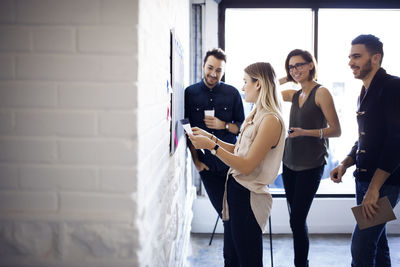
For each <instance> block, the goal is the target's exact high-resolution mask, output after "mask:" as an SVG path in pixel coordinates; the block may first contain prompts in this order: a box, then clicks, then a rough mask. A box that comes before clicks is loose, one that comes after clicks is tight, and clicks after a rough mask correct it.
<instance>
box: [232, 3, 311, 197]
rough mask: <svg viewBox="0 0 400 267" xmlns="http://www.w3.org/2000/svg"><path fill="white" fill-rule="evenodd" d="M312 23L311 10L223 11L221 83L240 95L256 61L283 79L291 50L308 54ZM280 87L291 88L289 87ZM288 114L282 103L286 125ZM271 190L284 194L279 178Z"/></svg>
mask: <svg viewBox="0 0 400 267" xmlns="http://www.w3.org/2000/svg"><path fill="white" fill-rule="evenodd" d="M312 21H313V13H312V11H311V9H227V10H226V15H225V51H226V54H227V64H226V73H225V81H226V82H227V83H229V84H231V85H233V86H235V87H236V88H238V89H239V90H240V92H242V91H241V88H242V86H243V69H244V68H245V67H246V66H248V65H249V64H251V63H254V62H259V61H266V62H269V63H271V65H272V66H273V68H274V69H275V72H276V75H277V78H278V79H279V78H282V77H284V76H286V72H285V59H286V56H287V55H288V54H289V52H290V51H291V50H293V49H295V48H300V49H305V50H308V51H312V40H313V37H312V34H313V32H312ZM294 26H295V27H294ZM284 86H285V87H287V86H289V87H293V84H285V85H284ZM280 89H282V90H283V89H286V88H284V87H282V88H280ZM249 111H250V105H248V104H245V112H246V115H247V114H248V112H249ZM289 111H290V103H284V107H283V114H284V119H285V123H286V125H288V123H289ZM279 173H281V171H279ZM271 187H273V188H277V189H276V190H273V191H274V192H275V193H277V192H276V191H278V192H280V193H284V192H283V183H282V179H281V176H280V175H279V176H278V178H277V179H276V181H275V183H274V184H273V185H271Z"/></svg>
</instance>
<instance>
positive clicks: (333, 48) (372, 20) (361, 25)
mask: <svg viewBox="0 0 400 267" xmlns="http://www.w3.org/2000/svg"><path fill="white" fill-rule="evenodd" d="M318 17H319V32H318V37H319V39H318V65H319V68H318V71H319V74H318V81H319V82H320V83H322V84H324V85H325V86H326V87H327V88H328V89H329V90H330V91H331V93H332V95H333V97H334V101H335V105H336V109H337V112H338V116H339V120H340V123H341V127H342V136H341V137H339V138H331V139H330V140H329V142H330V150H331V160H330V162H331V163H333V164H335V163H337V162H340V161H341V160H343V158H344V157H345V156H346V155H347V153H348V152H349V151H350V148H351V147H352V145H353V144H354V142H355V141H356V140H357V137H358V133H357V129H358V127H357V122H356V116H355V111H356V107H357V98H358V95H359V93H360V89H361V86H362V82H361V80H356V79H354V77H353V74H352V72H351V70H350V67H349V66H348V61H349V60H348V55H349V52H350V48H351V41H352V40H353V39H354V38H355V37H356V36H358V35H360V34H374V35H375V36H377V37H379V38H380V39H381V41H382V42H383V44H384V46H383V48H384V53H385V55H384V58H383V62H382V67H383V68H385V69H386V71H387V72H388V73H390V74H393V75H399V73H400V66H399V64H398V62H399V59H400V55H399V53H398V47H400V37H399V36H398V35H397V34H393V29H394V28H396V27H397V25H400V11H399V10H362V9H320V11H319V14H318ZM332 167H333V166H332ZM353 170H354V168H352V169H351V170H350V169H349V170H348V171H347V173H346V177H345V178H344V180H343V183H342V184H333V183H332V182H331V181H330V180H329V179H323V180H322V181H321V185H320V188H319V191H318V193H320V194H324V193H328V194H329V193H336V194H343V193H354V179H353V177H352V172H353Z"/></svg>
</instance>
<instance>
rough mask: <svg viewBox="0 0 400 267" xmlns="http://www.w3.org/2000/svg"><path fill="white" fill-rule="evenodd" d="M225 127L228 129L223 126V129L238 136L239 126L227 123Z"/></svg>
mask: <svg viewBox="0 0 400 267" xmlns="http://www.w3.org/2000/svg"><path fill="white" fill-rule="evenodd" d="M226 125H227V126H228V127H226V126H225V129H227V130H228V131H229V132H231V133H233V134H238V132H239V126H238V125H237V124H236V123H231V122H227V123H226Z"/></svg>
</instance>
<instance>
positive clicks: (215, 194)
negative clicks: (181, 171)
mask: <svg viewBox="0 0 400 267" xmlns="http://www.w3.org/2000/svg"><path fill="white" fill-rule="evenodd" d="M227 172H228V169H226V170H223V171H206V170H204V171H201V172H200V178H201V180H202V182H203V184H204V188H205V189H206V192H207V195H208V197H209V199H210V201H211V204H212V205H213V207H214V209H215V210H216V211H217V213H218V215H219V216H220V217H221V218H222V200H223V198H224V192H225V181H226V174H227Z"/></svg>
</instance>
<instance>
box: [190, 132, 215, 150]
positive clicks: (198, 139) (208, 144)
mask: <svg viewBox="0 0 400 267" xmlns="http://www.w3.org/2000/svg"><path fill="white" fill-rule="evenodd" d="M193 133H194V132H193ZM189 138H190V141H191V142H192V144H193V146H194V147H195V148H196V149H212V148H213V147H214V142H213V141H211V139H210V138H208V137H206V136H204V135H201V134H190V135H189Z"/></svg>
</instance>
